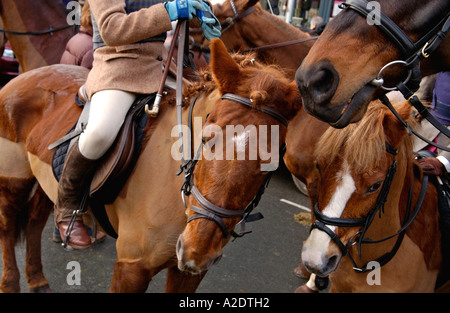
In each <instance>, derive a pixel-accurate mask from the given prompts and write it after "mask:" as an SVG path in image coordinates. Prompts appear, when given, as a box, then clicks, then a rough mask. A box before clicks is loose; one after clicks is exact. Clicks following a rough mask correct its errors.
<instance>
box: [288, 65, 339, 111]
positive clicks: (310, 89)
mask: <svg viewBox="0 0 450 313" xmlns="http://www.w3.org/2000/svg"><path fill="white" fill-rule="evenodd" d="M295 79H296V81H297V85H298V88H299V89H300V93H301V95H302V98H303V100H304V101H305V102H306V105H309V106H317V105H319V106H321V105H323V106H326V105H328V103H329V102H330V100H331V98H332V97H333V95H334V93H335V92H336V89H337V86H338V83H339V74H338V73H337V71H336V69H335V68H334V66H333V65H332V64H331V63H329V62H321V63H319V64H318V65H315V66H313V67H311V68H307V69H302V67H300V68H299V70H298V71H297V73H296V75H295Z"/></svg>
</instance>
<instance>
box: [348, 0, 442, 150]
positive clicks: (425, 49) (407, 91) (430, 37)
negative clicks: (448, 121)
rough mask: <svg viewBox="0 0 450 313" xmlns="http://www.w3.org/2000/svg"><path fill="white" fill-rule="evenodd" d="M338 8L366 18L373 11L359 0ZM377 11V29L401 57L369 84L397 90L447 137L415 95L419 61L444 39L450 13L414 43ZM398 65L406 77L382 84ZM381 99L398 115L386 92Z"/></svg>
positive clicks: (410, 129) (418, 81)
mask: <svg viewBox="0 0 450 313" xmlns="http://www.w3.org/2000/svg"><path fill="white" fill-rule="evenodd" d="M339 7H340V8H341V9H343V10H353V11H355V12H357V13H359V14H360V15H362V16H363V17H365V18H367V17H368V16H369V14H372V10H369V9H368V3H367V2H365V1H362V0H347V2H345V3H341V4H340V5H339ZM377 13H379V14H380V16H379V17H380V23H379V24H377V27H378V29H380V30H381V31H382V32H383V33H384V34H385V35H386V36H387V37H388V38H389V39H390V41H391V42H393V43H394V44H395V45H396V46H397V48H398V49H399V50H400V52H401V54H402V57H403V58H404V59H403V60H395V61H392V62H389V63H388V64H386V65H385V66H383V67H382V68H381V70H380V71H379V73H378V75H377V77H376V78H375V79H373V80H372V82H371V84H372V85H374V86H377V87H380V88H382V89H383V90H385V91H392V90H399V91H400V92H401V93H402V94H403V96H404V97H405V99H407V100H408V101H409V102H410V103H411V105H412V106H414V107H415V108H416V109H417V111H418V112H419V113H420V114H421V115H422V116H423V117H424V118H425V119H427V120H428V121H429V122H430V123H431V124H432V125H433V126H434V127H436V128H437V129H438V130H439V131H440V132H441V133H443V134H445V135H446V136H447V137H450V131H449V130H448V129H447V128H446V127H445V126H443V125H442V124H441V123H440V122H439V121H438V120H437V119H436V118H435V117H434V116H433V115H431V113H430V112H429V111H428V109H427V108H426V107H425V106H424V105H423V103H422V102H421V101H420V99H419V98H418V97H417V96H416V95H415V94H414V92H416V91H417V90H418V89H419V85H420V82H421V80H422V75H421V72H420V62H421V61H422V60H423V59H426V58H428V57H429V56H430V55H431V54H432V53H433V52H435V51H436V50H437V48H438V47H439V45H440V44H441V43H442V41H443V40H444V39H445V37H446V34H447V32H448V30H449V28H450V12H448V13H447V15H446V16H445V17H444V18H442V19H441V20H440V21H438V23H437V24H436V25H435V26H434V27H433V28H432V29H431V30H430V31H429V32H428V33H426V34H425V35H424V36H422V37H421V38H420V39H419V40H417V41H416V42H413V41H412V40H411V39H410V38H409V37H408V36H407V35H406V34H405V32H404V31H403V30H402V29H401V28H400V27H398V25H397V24H395V23H394V22H393V21H392V20H391V19H390V18H389V17H388V16H387V15H385V14H384V13H383V12H377ZM395 64H401V65H403V66H404V67H405V69H406V70H408V74H407V77H406V79H405V80H404V81H401V82H399V83H398V84H397V85H396V86H395V87H386V86H383V84H384V79H383V72H384V71H385V70H386V69H387V68H389V67H390V66H392V65H395ZM380 100H381V101H382V102H383V103H384V104H385V105H387V106H388V107H389V109H390V110H391V111H392V112H393V113H394V114H395V115H396V116H397V118H398V117H399V115H398V114H397V112H395V110H394V108H393V107H392V105H391V104H390V102H389V99H388V98H387V97H386V95H385V94H384V95H382V96H381V97H380ZM400 120H401V122H402V124H403V125H404V126H405V127H406V128H407V130H408V133H413V134H414V135H416V136H417V137H419V138H420V139H421V140H423V141H425V142H427V144H429V145H433V146H436V147H437V148H439V149H442V150H445V151H450V149H449V148H447V147H445V146H442V145H438V144H436V143H434V142H432V141H430V140H428V139H426V138H425V137H423V136H421V135H420V134H418V133H417V132H415V131H414V130H412V128H411V127H410V126H409V125H408V124H407V123H406V122H405V121H403V120H402V119H400Z"/></svg>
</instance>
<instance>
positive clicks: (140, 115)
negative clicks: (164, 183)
mask: <svg viewBox="0 0 450 313" xmlns="http://www.w3.org/2000/svg"><path fill="white" fill-rule="evenodd" d="M151 97H152V98H151ZM153 99H154V95H152V96H149V97H144V98H141V99H140V100H139V101H137V102H136V103H135V104H134V105H133V107H132V108H131V109H130V112H129V113H128V114H127V116H126V118H125V121H124V123H123V125H122V128H121V129H120V132H119V134H118V135H117V138H116V141H115V142H114V144H113V145H112V146H111V148H110V149H109V150H108V152H107V153H106V154H105V156H104V157H103V159H102V161H101V162H100V165H99V167H98V168H97V170H96V172H95V174H94V177H93V179H92V182H91V188H90V196H91V198H94V197H100V198H102V199H103V201H102V202H104V203H111V202H113V201H114V199H115V197H116V196H117V193H118V192H119V191H120V189H121V187H122V186H123V184H124V183H125V180H126V179H127V178H128V175H129V174H130V173H131V171H132V169H133V168H134V164H135V162H136V160H137V157H138V154H139V152H140V147H141V142H142V138H143V128H144V126H145V124H146V122H147V115H146V114H145V112H144V107H145V104H147V103H148V102H149V101H153Z"/></svg>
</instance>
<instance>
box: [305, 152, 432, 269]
mask: <svg viewBox="0 0 450 313" xmlns="http://www.w3.org/2000/svg"><path fill="white" fill-rule="evenodd" d="M385 146H386V151H387V152H388V153H389V154H391V155H392V156H393V161H392V164H391V166H390V167H389V169H388V171H387V173H386V177H385V179H384V181H383V185H382V187H381V190H380V192H379V194H378V196H377V199H376V202H375V205H374V206H373V207H372V209H371V210H370V211H369V213H368V214H367V215H366V217H363V218H334V217H328V216H326V215H324V214H322V213H321V212H320V211H319V208H318V203H317V202H316V203H315V205H314V210H313V213H314V217H315V218H316V221H315V222H314V224H313V225H312V226H311V229H310V231H312V230H313V229H318V230H320V231H323V232H325V233H326V234H327V235H328V236H330V238H331V239H332V240H333V241H334V242H335V243H336V244H337V246H338V247H339V249H340V250H341V253H342V256H346V255H348V256H349V259H350V261H351V262H352V264H353V269H354V270H355V271H356V272H358V273H361V272H367V271H369V270H371V269H372V268H370V267H369V268H368V264H369V263H366V264H364V265H362V266H358V265H357V264H356V262H355V260H354V259H353V257H352V255H351V253H350V252H349V249H350V248H351V247H352V246H353V245H355V244H358V254H359V257H361V244H371V243H379V242H382V241H386V240H388V239H391V238H393V237H395V236H398V237H397V241H396V243H395V245H394V246H393V248H392V249H391V251H389V252H387V253H385V254H384V255H382V256H381V257H379V258H378V259H377V260H374V261H377V262H378V263H379V264H380V266H383V265H385V264H386V263H388V262H389V261H390V260H391V259H392V258H393V257H394V256H395V254H396V253H397V251H398V249H399V247H400V245H401V243H402V241H403V238H404V236H405V233H406V229H407V228H408V227H409V226H410V225H411V224H412V222H413V221H414V219H415V218H416V216H417V214H418V213H419V211H420V208H421V207H422V203H423V201H424V199H425V194H426V191H427V187H428V176H427V175H424V176H423V180H422V187H421V190H420V194H419V198H418V200H417V202H416V204H415V206H414V209H413V210H412V212H411V202H412V194H413V188H414V180H413V181H412V183H411V187H410V190H409V194H408V203H407V206H406V213H405V216H404V222H403V225H402V226H401V228H400V230H398V231H397V232H396V233H394V234H392V235H390V236H387V237H385V238H382V239H378V240H372V239H369V238H364V236H365V234H366V232H367V230H368V229H369V227H370V225H371V224H372V222H373V220H374V218H375V216H376V215H377V213H378V215H379V217H381V214H382V213H384V204H385V202H386V200H387V196H388V194H389V190H390V188H391V184H392V181H393V179H394V176H395V173H396V171H397V161H396V159H395V157H396V155H397V149H396V148H394V147H393V146H391V145H390V144H388V143H386V144H385ZM412 174H413V173H412ZM412 177H414V174H413V176H412ZM327 225H332V226H337V227H360V230H359V231H358V232H357V233H356V235H355V236H353V238H351V239H350V240H349V241H348V243H347V244H346V245H344V243H343V242H342V241H341V240H340V239H339V237H338V236H337V235H336V233H335V232H334V231H333V230H331V229H330V228H329V227H328V226H327Z"/></svg>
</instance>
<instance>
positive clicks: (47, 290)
mask: <svg viewBox="0 0 450 313" xmlns="http://www.w3.org/2000/svg"><path fill="white" fill-rule="evenodd" d="M30 292H32V293H51V292H52V290H51V289H50V286H49V285H44V286H40V287H34V288H30Z"/></svg>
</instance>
